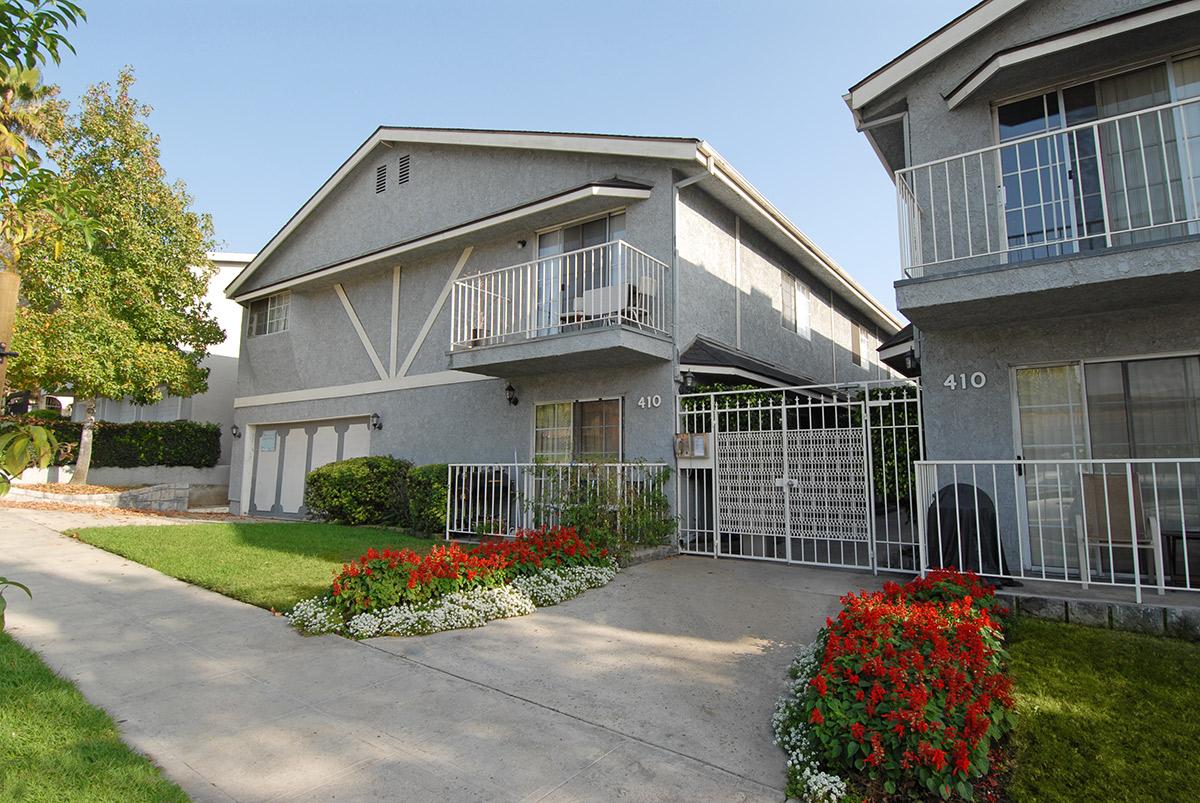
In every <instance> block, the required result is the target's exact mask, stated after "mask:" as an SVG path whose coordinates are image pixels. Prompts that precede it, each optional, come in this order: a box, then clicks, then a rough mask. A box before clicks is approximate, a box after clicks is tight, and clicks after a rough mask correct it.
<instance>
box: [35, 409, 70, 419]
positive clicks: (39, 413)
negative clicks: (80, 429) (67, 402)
mask: <svg viewBox="0 0 1200 803" xmlns="http://www.w3.org/2000/svg"><path fill="white" fill-rule="evenodd" d="M26 417H27V418H36V419H38V420H39V421H63V420H69V419H64V418H63V415H62V413H60V412H59V411H58V410H30V411H29V412H28V413H26Z"/></svg>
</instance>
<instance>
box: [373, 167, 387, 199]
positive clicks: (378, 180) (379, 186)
mask: <svg viewBox="0 0 1200 803" xmlns="http://www.w3.org/2000/svg"><path fill="white" fill-rule="evenodd" d="M386 189H387V165H385V164H382V165H380V166H379V167H377V168H375V193H376V194H379V193H381V192H383V191H384V190H386Z"/></svg>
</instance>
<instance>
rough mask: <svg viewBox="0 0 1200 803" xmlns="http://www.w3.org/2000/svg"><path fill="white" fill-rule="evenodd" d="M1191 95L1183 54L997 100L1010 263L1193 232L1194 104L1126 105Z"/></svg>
mask: <svg viewBox="0 0 1200 803" xmlns="http://www.w3.org/2000/svg"><path fill="white" fill-rule="evenodd" d="M1197 96H1200V56H1192V57H1188V58H1177V59H1174V60H1172V61H1170V62H1164V63H1161V64H1155V65H1151V66H1149V67H1143V68H1139V69H1136V70H1131V71H1128V72H1124V73H1121V74H1119V75H1114V76H1110V77H1107V78H1102V79H1099V80H1096V81H1088V82H1085V83H1082V84H1077V85H1075V86H1070V87H1064V88H1062V89H1059V90H1055V91H1052V92H1047V93H1044V94H1042V95H1037V96H1034V97H1030V98H1025V99H1023V100H1019V101H1015V102H1012V103H1006V104H1003V105H1001V106H998V107H997V109H996V123H997V138H998V142H999V143H1000V144H1001V145H1004V143H1005V142H1013V144H1012V145H1009V146H1007V147H1001V149H1000V152H999V165H998V167H999V170H1000V176H1001V192H1002V195H1001V197H1002V199H1003V203H1004V209H1005V215H1004V228H1005V236H1006V237H1007V244H1008V248H1009V249H1010V250H1009V259H1010V261H1013V262H1020V261H1024V260H1030V259H1044V258H1047V257H1054V256H1060V255H1063V254H1071V253H1076V252H1078V251H1088V250H1094V249H1096V248H1103V247H1107V246H1108V245H1110V244H1111V245H1129V244H1132V243H1142V242H1150V241H1153V240H1160V239H1164V238H1169V237H1179V236H1183V235H1185V234H1189V233H1196V225H1195V223H1194V220H1195V218H1197V217H1200V207H1198V205H1197V195H1196V193H1197V190H1198V189H1200V187H1197V174H1198V173H1200V104H1196V105H1194V106H1184V107H1180V108H1176V109H1173V110H1163V111H1160V112H1148V113H1147V114H1133V113H1135V112H1138V111H1142V110H1145V109H1152V108H1155V107H1157V106H1162V105H1165V104H1169V103H1171V102H1173V101H1179V100H1186V99H1189V98H1194V97H1197ZM1120 115H1129V116H1125V117H1121V118H1120V119H1117V120H1112V119H1109V118H1113V117H1117V116H1120ZM1097 121H1099V123H1098V124H1097V125H1096V126H1094V127H1087V128H1083V129H1080V130H1076V131H1071V132H1066V133H1063V134H1059V135H1051V136H1045V137H1040V138H1036V139H1032V140H1028V139H1025V138H1028V137H1031V136H1036V135H1037V134H1041V133H1043V132H1045V133H1047V134H1053V132H1054V131H1056V130H1058V129H1062V128H1070V127H1073V126H1078V125H1083V124H1086V123H1092V122H1097ZM1021 140H1024V141H1021ZM1184 221H1193V222H1184Z"/></svg>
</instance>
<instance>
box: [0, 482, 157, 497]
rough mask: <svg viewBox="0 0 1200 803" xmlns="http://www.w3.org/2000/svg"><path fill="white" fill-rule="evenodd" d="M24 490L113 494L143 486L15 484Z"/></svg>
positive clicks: (48, 483)
mask: <svg viewBox="0 0 1200 803" xmlns="http://www.w3.org/2000/svg"><path fill="white" fill-rule="evenodd" d="M13 487H14V488H18V489H20V490H22V491H40V492H42V493H50V494H112V493H120V492H121V491H128V490H129V489H131V488H141V487H142V486H140V485H86V484H80V485H69V484H67V483H62V482H29V483H26V482H23V483H21V484H20V485H15V486H13Z"/></svg>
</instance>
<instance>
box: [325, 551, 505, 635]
mask: <svg viewBox="0 0 1200 803" xmlns="http://www.w3.org/2000/svg"><path fill="white" fill-rule="evenodd" d="M504 568H505V563H504V561H503V560H502V559H501V558H499V557H496V556H486V555H476V554H473V552H465V551H463V549H462V547H460V546H459V545H458V544H449V545H447V546H435V547H434V548H433V549H431V550H429V552H427V553H425V554H424V555H421V554H419V553H417V552H414V551H413V550H411V549H399V550H395V549H384V550H382V551H379V550H375V549H373V548H372V549H368V550H367V552H366V554H365V555H363V556H362V557H360V558H359V559H358V560H357V561H353V562H351V563H347V564H345V565H344V566H342V570H341V572H339V573H338V575H337V577H335V578H334V580H333V585H332V587H331V588H330V594H331V596H332V597H333V601H334V605H335V606H336V607H337V608H338V609H339V610H340V611H341V612H342V614H343V616H346V617H347V618H349V617H350V616H353V615H354V614H356V613H361V612H363V611H369V610H373V609H378V608H387V607H390V606H392V605H398V604H401V603H421V602H427V601H429V600H431V599H434V598H436V597H440V596H443V595H445V594H450V593H452V592H455V591H465V590H466V589H468V588H477V587H489V586H497V585H501V584H502V583H503V582H504V579H505V575H504Z"/></svg>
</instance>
